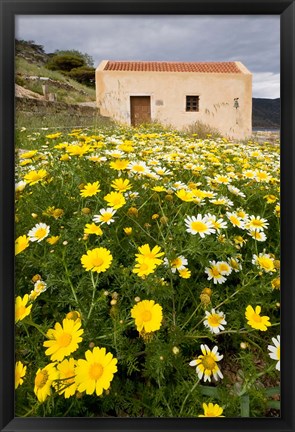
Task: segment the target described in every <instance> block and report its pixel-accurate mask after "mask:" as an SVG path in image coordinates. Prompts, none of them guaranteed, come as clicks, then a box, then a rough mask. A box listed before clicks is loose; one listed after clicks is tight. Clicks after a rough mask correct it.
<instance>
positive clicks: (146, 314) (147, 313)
mask: <svg viewBox="0 0 295 432" xmlns="http://www.w3.org/2000/svg"><path fill="white" fill-rule="evenodd" d="M141 318H142V321H145V322H146V321H150V320H151V318H152V314H151V312H150V311H148V310H146V311H144V312H143V313H142V315H141Z"/></svg>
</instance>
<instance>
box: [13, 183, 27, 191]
mask: <svg viewBox="0 0 295 432" xmlns="http://www.w3.org/2000/svg"><path fill="white" fill-rule="evenodd" d="M26 185H27V182H25V181H23V180H21V181H19V182H17V183H15V192H22V191H23V190H24V188H25V187H26Z"/></svg>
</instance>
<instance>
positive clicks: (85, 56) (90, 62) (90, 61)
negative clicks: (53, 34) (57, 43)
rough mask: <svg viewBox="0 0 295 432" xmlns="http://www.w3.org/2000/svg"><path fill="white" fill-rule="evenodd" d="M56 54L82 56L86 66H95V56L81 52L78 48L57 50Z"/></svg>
mask: <svg viewBox="0 0 295 432" xmlns="http://www.w3.org/2000/svg"><path fill="white" fill-rule="evenodd" d="M54 54H55V55H72V56H75V57H78V58H81V59H82V60H83V61H84V64H85V66H87V67H93V65H94V61H93V58H92V57H91V56H90V55H89V54H87V53H81V52H80V51H78V50H75V49H72V50H55V51H54Z"/></svg>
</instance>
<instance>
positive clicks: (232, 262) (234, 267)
mask: <svg viewBox="0 0 295 432" xmlns="http://www.w3.org/2000/svg"><path fill="white" fill-rule="evenodd" d="M228 263H229V265H230V266H231V268H232V270H233V271H235V272H236V273H237V272H239V271H240V270H242V264H240V262H239V260H238V258H233V257H231V258H229V259H228Z"/></svg>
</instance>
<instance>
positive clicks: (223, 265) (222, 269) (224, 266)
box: [219, 264, 229, 271]
mask: <svg viewBox="0 0 295 432" xmlns="http://www.w3.org/2000/svg"><path fill="white" fill-rule="evenodd" d="M219 270H220V271H228V270H229V268H228V266H227V265H226V264H220V265H219Z"/></svg>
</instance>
